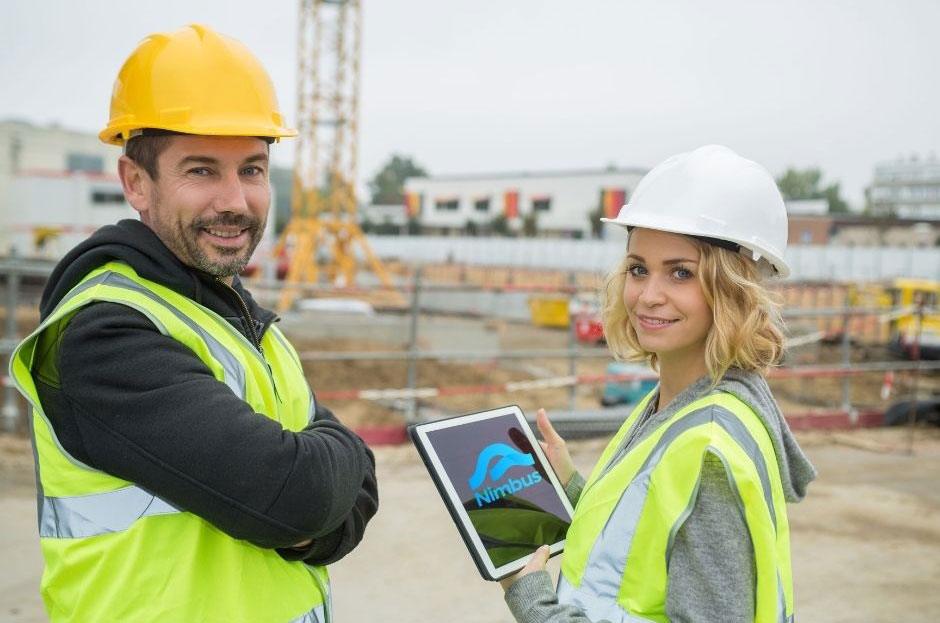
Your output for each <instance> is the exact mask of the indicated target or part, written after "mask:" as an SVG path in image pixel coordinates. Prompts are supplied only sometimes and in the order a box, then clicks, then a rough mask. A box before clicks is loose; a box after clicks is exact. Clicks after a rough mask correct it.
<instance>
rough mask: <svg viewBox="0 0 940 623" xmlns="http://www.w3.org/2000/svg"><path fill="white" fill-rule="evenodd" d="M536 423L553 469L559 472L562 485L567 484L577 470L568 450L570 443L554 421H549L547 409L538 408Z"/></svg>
mask: <svg viewBox="0 0 940 623" xmlns="http://www.w3.org/2000/svg"><path fill="white" fill-rule="evenodd" d="M535 424H536V426H538V429H539V432H540V433H541V434H542V439H544V441H540V442H539V444H540V445H541V446H542V450H544V451H545V455H546V456H547V457H548V462H549V463H551V464H552V469H554V470H555V473H556V474H558V478H559V480H561V484H562V486H564V485H567V484H568V481H569V480H571V477H572V476H573V475H574V473H575V471H576V470H575V468H574V461H572V460H571V454H570V453H569V452H568V444H566V443H565V440H564V439H562V438H561V436H560V435H559V434H558V433H557V432H556V431H555V428H554V427H553V426H552V423H551V422H549V421H548V416H547V415H545V409H539V410H538V413H537V414H536V416H535Z"/></svg>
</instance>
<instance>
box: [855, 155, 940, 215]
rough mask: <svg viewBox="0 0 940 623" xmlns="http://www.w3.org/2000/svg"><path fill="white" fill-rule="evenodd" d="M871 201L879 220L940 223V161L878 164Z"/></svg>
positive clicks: (905, 160) (934, 157) (930, 159)
mask: <svg viewBox="0 0 940 623" xmlns="http://www.w3.org/2000/svg"><path fill="white" fill-rule="evenodd" d="M868 201H869V206H870V208H871V211H872V213H873V214H874V215H876V216H897V217H901V218H909V219H940V160H938V159H937V157H936V156H935V155H933V154H931V156H930V157H929V158H927V159H926V160H922V159H919V158H917V157H911V158H908V159H903V158H902V159H898V160H893V161H890V162H880V163H878V164H876V165H875V175H874V179H873V180H872V184H871V187H870V188H869V189H868Z"/></svg>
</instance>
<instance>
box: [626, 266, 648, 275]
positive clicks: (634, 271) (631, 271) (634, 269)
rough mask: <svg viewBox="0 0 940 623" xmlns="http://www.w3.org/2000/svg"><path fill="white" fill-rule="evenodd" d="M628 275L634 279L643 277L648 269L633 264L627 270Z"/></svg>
mask: <svg viewBox="0 0 940 623" xmlns="http://www.w3.org/2000/svg"><path fill="white" fill-rule="evenodd" d="M627 274H628V275H630V276H632V277H642V276H643V275H645V274H646V269H645V268H643V267H642V266H640V265H639V264H633V265H632V266H630V267H629V268H628V269H627Z"/></svg>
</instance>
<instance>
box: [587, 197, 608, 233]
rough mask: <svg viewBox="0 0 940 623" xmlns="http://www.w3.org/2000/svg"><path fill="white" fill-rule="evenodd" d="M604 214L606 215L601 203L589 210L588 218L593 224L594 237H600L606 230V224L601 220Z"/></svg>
mask: <svg viewBox="0 0 940 623" xmlns="http://www.w3.org/2000/svg"><path fill="white" fill-rule="evenodd" d="M602 216H604V208H603V206H601V205H600V204H599V203H598V205H597V207H595V208H594V209H593V210H591V211H589V212H588V215H587V218H588V222H589V223H590V224H591V237H592V238H600V237H601V234H602V233H603V231H604V224H603V223H602V222H601V217H602Z"/></svg>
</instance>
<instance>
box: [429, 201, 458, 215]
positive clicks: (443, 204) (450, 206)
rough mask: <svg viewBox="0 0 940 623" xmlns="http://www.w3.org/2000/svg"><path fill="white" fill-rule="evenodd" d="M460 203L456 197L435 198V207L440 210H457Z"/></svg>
mask: <svg viewBox="0 0 940 623" xmlns="http://www.w3.org/2000/svg"><path fill="white" fill-rule="evenodd" d="M458 203H459V202H458V201H457V200H456V199H435V200H434V209H435V210H437V211H438V212H456V211H457V207H458Z"/></svg>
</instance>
